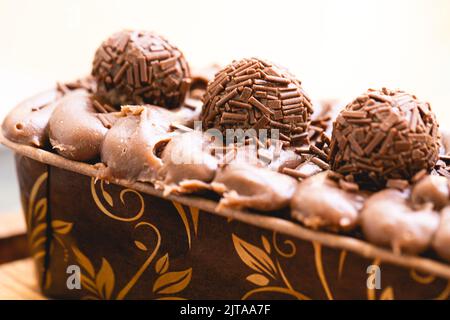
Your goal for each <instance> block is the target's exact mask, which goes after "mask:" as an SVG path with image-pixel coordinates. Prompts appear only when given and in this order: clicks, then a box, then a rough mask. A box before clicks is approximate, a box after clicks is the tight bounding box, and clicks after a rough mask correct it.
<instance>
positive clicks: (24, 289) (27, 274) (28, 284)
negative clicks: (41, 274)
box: [0, 258, 46, 300]
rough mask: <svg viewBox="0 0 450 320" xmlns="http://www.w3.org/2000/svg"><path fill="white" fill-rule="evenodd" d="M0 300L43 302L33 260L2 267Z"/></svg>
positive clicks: (7, 264) (28, 259)
mask: <svg viewBox="0 0 450 320" xmlns="http://www.w3.org/2000/svg"><path fill="white" fill-rule="evenodd" d="M0 299H1V300H4V299H8V300H24V299H25V300H43V299H46V298H45V297H44V296H43V295H42V294H41V293H40V291H39V287H38V283H37V279H36V274H35V267H34V263H33V260H32V259H31V258H27V259H22V260H18V261H14V262H9V263H6V264H2V265H0Z"/></svg>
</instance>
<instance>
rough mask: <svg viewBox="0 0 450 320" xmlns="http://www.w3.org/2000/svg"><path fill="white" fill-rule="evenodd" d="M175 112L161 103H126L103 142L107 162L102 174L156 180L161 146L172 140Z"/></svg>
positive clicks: (104, 161) (102, 153) (120, 177)
mask: <svg viewBox="0 0 450 320" xmlns="http://www.w3.org/2000/svg"><path fill="white" fill-rule="evenodd" d="M173 120H174V116H173V114H172V113H170V112H169V111H166V110H165V109H162V108H158V107H151V108H150V107H148V108H147V107H143V106H124V107H122V111H121V114H120V117H119V119H118V120H117V121H116V123H114V125H113V126H112V128H111V129H110V130H109V131H108V133H107V134H106V136H105V139H104V140H103V143H102V146H101V159H102V162H103V163H104V164H105V165H106V168H105V169H104V170H103V173H102V175H101V176H102V177H104V178H107V179H114V178H117V179H126V180H129V181H136V180H139V181H153V180H154V179H155V177H156V172H157V171H158V170H159V169H160V168H161V166H162V161H161V159H160V158H159V157H158V155H157V154H156V152H157V151H158V148H159V147H161V146H163V145H164V144H165V143H167V142H168V141H170V138H171V137H172V136H173V135H174V134H175V133H170V132H169V128H170V123H171V122H172V121H173Z"/></svg>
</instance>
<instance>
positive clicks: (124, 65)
mask: <svg viewBox="0 0 450 320" xmlns="http://www.w3.org/2000/svg"><path fill="white" fill-rule="evenodd" d="M92 75H93V76H94V77H95V78H96V80H97V82H98V90H97V97H98V98H99V99H101V100H103V101H104V102H105V103H110V104H112V105H114V106H115V107H116V108H118V107H119V106H120V105H124V104H145V103H149V104H155V105H158V106H161V107H166V108H176V107H178V106H179V105H180V104H181V103H182V102H183V101H184V98H185V96H186V93H187V91H188V89H189V85H190V72H189V66H188V64H187V62H186V60H185V58H184V56H183V53H182V52H181V51H180V50H178V48H176V47H174V46H173V45H171V44H170V43H169V42H168V41H167V40H166V39H164V38H163V37H161V36H158V35H156V34H154V33H151V32H147V31H121V32H118V33H115V34H114V35H112V36H111V37H110V38H108V39H107V40H106V41H105V42H103V43H102V45H101V46H100V47H99V48H98V49H97V52H96V53H95V58H94V63H93V68H92Z"/></svg>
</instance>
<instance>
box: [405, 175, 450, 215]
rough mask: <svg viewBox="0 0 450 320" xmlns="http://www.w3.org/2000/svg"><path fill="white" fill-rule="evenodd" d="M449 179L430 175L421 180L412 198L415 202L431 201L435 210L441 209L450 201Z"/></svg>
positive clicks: (413, 191)
mask: <svg viewBox="0 0 450 320" xmlns="http://www.w3.org/2000/svg"><path fill="white" fill-rule="evenodd" d="M448 183H449V181H448V179H447V178H445V177H441V176H435V175H429V176H426V177H425V178H423V179H422V180H420V181H419V182H418V183H417V184H416V185H415V186H414V188H413V190H412V194H411V198H412V201H413V203H416V204H423V203H427V202H430V203H432V204H433V207H434V209H435V210H440V209H442V208H443V207H444V206H446V205H447V204H448V203H449V188H448Z"/></svg>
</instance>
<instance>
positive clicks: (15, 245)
mask: <svg viewBox="0 0 450 320" xmlns="http://www.w3.org/2000/svg"><path fill="white" fill-rule="evenodd" d="M28 255H29V254H28V246H27V240H26V226H25V219H24V218H23V215H22V214H21V213H11V214H9V213H7V214H5V213H2V214H0V264H2V263H6V262H10V261H14V260H18V259H24V258H26V257H28Z"/></svg>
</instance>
